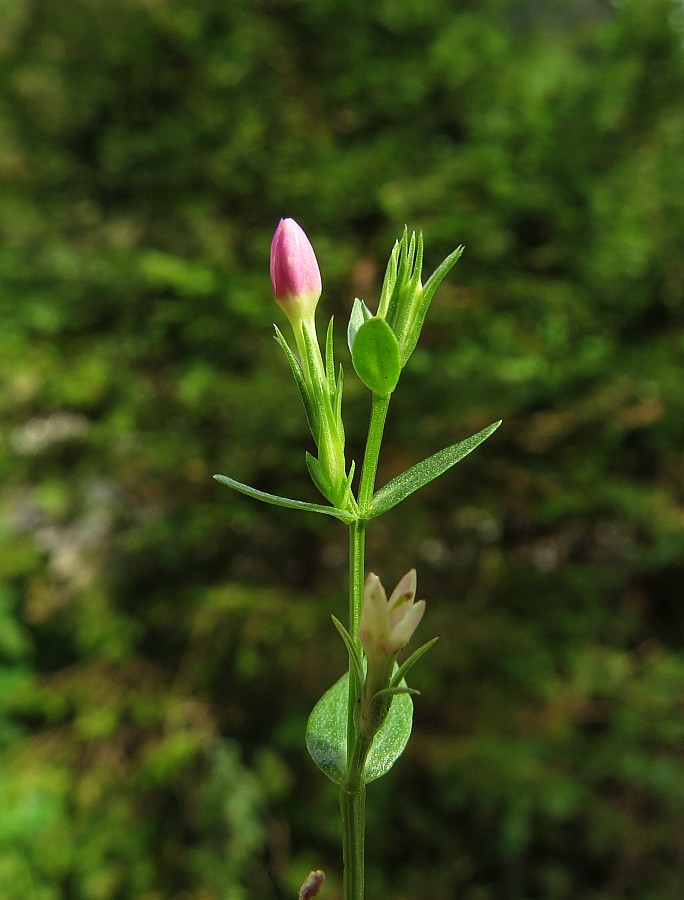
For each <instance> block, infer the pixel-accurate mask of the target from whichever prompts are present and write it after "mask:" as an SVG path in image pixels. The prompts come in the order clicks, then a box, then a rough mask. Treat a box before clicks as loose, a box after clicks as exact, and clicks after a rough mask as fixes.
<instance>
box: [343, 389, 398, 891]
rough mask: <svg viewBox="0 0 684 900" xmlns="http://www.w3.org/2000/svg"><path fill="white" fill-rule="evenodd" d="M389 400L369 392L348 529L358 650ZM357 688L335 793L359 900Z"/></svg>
mask: <svg viewBox="0 0 684 900" xmlns="http://www.w3.org/2000/svg"><path fill="white" fill-rule="evenodd" d="M388 407H389V397H380V396H378V395H377V394H373V407H372V410H371V418H370V424H369V426H368V439H367V441H366V450H365V452H364V456H363V469H362V471H361V484H360V487H359V506H360V510H361V513H360V517H359V518H358V519H356V520H355V521H354V522H352V524H351V526H350V528H349V634H350V635H351V639H352V641H353V642H354V646H355V647H356V648H357V649H358V650H360V649H361V648H360V644H359V620H360V618H361V604H362V603H363V584H364V575H365V572H364V557H365V546H366V522H365V519H364V516H365V515H366V514H367V513H368V511H369V510H370V505H371V501H372V499H373V487H374V485H375V474H376V472H377V469H378V459H379V457H380V445H381V443H382V433H383V430H384V427H385V419H386V418H387V409H388ZM358 700H359V698H358V695H357V685H356V682H355V679H354V678H353V677H352V673H351V663H350V671H349V705H348V709H347V759H348V767H347V774H346V777H345V780H344V782H343V784H342V787H341V791H340V812H341V815H342V853H343V857H344V897H345V900H363V896H364V878H365V876H364V869H365V862H364V846H365V840H366V785H365V783H364V780H363V769H364V766H365V762H366V756H367V755H368V750H369V749H370V744H369V743H368V742H367V741H364V740H363V737H362V736H360V735H358V734H357V733H356V724H355V721H354V714H355V711H356V708H357V705H358Z"/></svg>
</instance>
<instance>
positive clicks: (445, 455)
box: [366, 421, 501, 521]
mask: <svg viewBox="0 0 684 900" xmlns="http://www.w3.org/2000/svg"><path fill="white" fill-rule="evenodd" d="M499 425H501V421H498V422H494V423H493V424H492V425H488V426H487V428H483V429H482V431H478V433H477V434H473V435H472V436H471V437H469V438H466V439H465V440H464V441H460V442H459V443H458V444H453V445H452V446H451V447H445V448H444V450H440V451H439V452H438V453H435V454H434V455H433V456H430V457H428V459H424V460H423V461H422V462H419V463H416V465H415V466H412V467H411V468H410V469H407V471H406V472H402V474H401V475H397V477H396V478H393V479H392V480H391V481H389V482H388V483H387V484H386V485H384V486H383V487H381V488H380V490H379V491H377V492H376V493H375V494H374V495H373V500H372V502H371V507H370V512H369V513H368V515H367V517H366V519H367V520H368V521H369V520H370V519H374V518H375V517H376V516H380V515H382V514H383V513H386V512H387V511H388V510H390V509H392V507H393V506H396V505H397V503H401V501H402V500H405V499H406V498H407V497H409V496H410V495H411V494H413V493H414V491H417V490H418V489H419V488H422V487H423V486H424V485H426V484H429V483H430V482H431V481H434V479H435V478H438V477H439V476H440V475H442V474H443V473H444V472H446V471H447V469H450V468H451V467H452V466H454V465H456V463H457V462H460V461H461V460H462V459H463V458H464V457H465V456H467V455H468V454H469V453H472V451H473V450H474V449H475V448H476V447H478V446H479V445H480V444H481V443H482V442H483V441H486V440H487V438H488V437H489V436H490V435H491V434H493V433H494V432H495V431H496V429H497V428H498V427H499Z"/></svg>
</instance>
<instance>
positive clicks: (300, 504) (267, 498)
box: [214, 475, 354, 522]
mask: <svg viewBox="0 0 684 900" xmlns="http://www.w3.org/2000/svg"><path fill="white" fill-rule="evenodd" d="M214 478H215V479H216V481H218V482H220V483H221V484H225V485H226V486H227V487H229V488H233V490H235V491H240V493H241V494H247V496H248V497H253V498H254V499H255V500H263V502H264V503H272V504H273V505H274V506H284V507H286V508H287V509H303V510H305V511H307V512H315V513H322V514H323V515H325V516H335V518H336V519H339V520H340V521H341V522H353V521H354V516H353V515H352V514H351V513H349V512H347V511H346V510H344V509H338V508H337V507H336V506H320V505H319V504H318V503H306V502H305V501H304V500H290V499H289V498H288V497H278V496H277V495H276V494H268V493H266V491H258V490H257V489H256V488H253V487H252V486H251V485H249V484H243V483H242V482H241V481H236V480H235V479H234V478H229V477H228V475H214Z"/></svg>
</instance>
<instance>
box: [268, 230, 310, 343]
mask: <svg viewBox="0 0 684 900" xmlns="http://www.w3.org/2000/svg"><path fill="white" fill-rule="evenodd" d="M271 282H272V284H273V291H274V293H275V298H276V300H277V301H278V303H279V304H280V306H281V307H282V309H283V311H284V313H285V315H286V316H287V317H288V319H289V320H290V322H291V323H292V324H293V326H294V324H295V322H297V321H301V320H304V319H309V318H311V317H312V316H313V313H314V311H315V309H316V304H317V303H318V299H319V297H320V296H321V290H322V285H321V272H320V269H319V268H318V262H317V261H316V254H315V253H314V249H313V247H312V246H311V243H310V241H309V239H308V237H307V236H306V234H305V233H304V231H303V229H302V228H300V226H299V225H298V224H297V223H296V222H295V220H294V219H281V220H280V224H279V225H278V227H277V229H276V232H275V234H274V235H273V241H272V243H271Z"/></svg>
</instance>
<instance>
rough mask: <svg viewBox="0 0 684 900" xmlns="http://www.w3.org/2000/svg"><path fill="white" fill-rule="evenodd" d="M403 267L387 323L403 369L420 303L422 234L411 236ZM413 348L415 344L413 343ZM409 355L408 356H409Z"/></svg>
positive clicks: (413, 233)
mask: <svg viewBox="0 0 684 900" xmlns="http://www.w3.org/2000/svg"><path fill="white" fill-rule="evenodd" d="M402 262H403V265H402V266H400V271H399V278H398V288H397V291H396V296H397V304H396V311H395V313H394V318H393V319H392V318H391V307H390V311H389V312H388V316H387V321H388V323H389V324H390V325H391V326H392V330H393V331H394V333H395V335H396V336H397V341H398V342H399V347H400V357H401V366H402V368H403V366H404V364H405V362H406V359H408V356H407V355H406V354H405V352H404V348H405V347H406V344H407V342H408V341H410V340H411V324H412V322H413V320H414V318H415V312H414V310H415V307H416V304H417V303H419V302H420V296H421V293H422V287H421V283H420V275H421V270H422V268H423V234H422V232H418V236H417V237H416V233H415V231H414V232H412V234H411V242H410V243H409V246H408V251H407V252H406V253H405V255H404V259H403V261H402ZM414 346H415V342H414ZM409 355H410V354H409Z"/></svg>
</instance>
